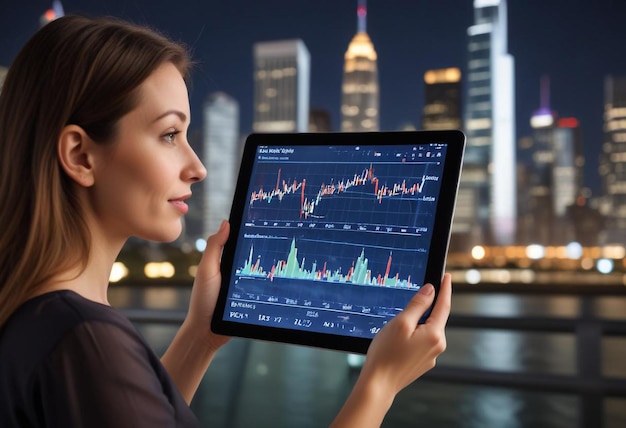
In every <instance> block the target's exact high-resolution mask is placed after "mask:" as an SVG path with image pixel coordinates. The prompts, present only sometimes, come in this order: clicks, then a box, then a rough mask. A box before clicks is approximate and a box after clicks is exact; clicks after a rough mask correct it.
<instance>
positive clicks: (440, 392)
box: [110, 286, 626, 428]
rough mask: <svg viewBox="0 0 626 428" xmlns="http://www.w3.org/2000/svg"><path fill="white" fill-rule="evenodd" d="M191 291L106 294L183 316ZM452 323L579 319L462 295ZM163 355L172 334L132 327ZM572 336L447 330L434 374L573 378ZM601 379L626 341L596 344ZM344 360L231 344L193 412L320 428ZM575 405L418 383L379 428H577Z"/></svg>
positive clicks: (624, 372)
mask: <svg viewBox="0 0 626 428" xmlns="http://www.w3.org/2000/svg"><path fill="white" fill-rule="evenodd" d="M188 299H189V289H187V288H174V287H142V288H140V289H135V288H124V287H116V286H112V287H111V290H110V301H111V303H112V304H113V305H114V306H118V307H121V308H133V307H143V308H152V309H156V310H161V309H163V310H168V309H181V308H182V309H184V308H185V307H186V305H187V302H188ZM593 311H594V314H595V315H596V316H598V317H599V318H602V319H607V320H622V321H623V320H626V296H623V295H621V296H610V297H609V296H607V297H597V298H595V300H594V304H593ZM452 313H453V314H457V315H482V316H489V317H555V318H565V319H569V318H572V319H575V318H577V317H579V316H580V315H581V299H580V298H579V297H578V296H570V295H554V296H552V295H548V296H544V295H515V294H508V293H486V294H485V293H475V294H474V293H462V294H458V295H455V296H454V298H453V305H452ZM137 327H138V329H139V330H140V332H141V333H142V334H143V335H144V336H145V338H146V339H147V340H148V342H149V343H150V344H151V345H152V346H153V347H154V349H155V350H156V352H157V353H159V354H161V353H162V352H164V350H165V348H166V347H167V345H168V344H169V342H170V340H171V338H172V336H173V335H174V334H175V332H176V329H177V326H176V325H172V324H167V323H137ZM576 340H577V339H576V336H575V335H574V334H573V333H563V332H548V331H546V332H541V331H540V332H537V331H534V332H532V331H509V330H500V329H478V328H471V329H469V328H459V327H448V329H447V341H448V348H447V350H446V352H445V353H444V354H442V355H441V356H440V357H439V359H438V361H437V364H438V366H446V367H455V368H469V369H484V370H490V371H495V372H503V373H529V374H545V375H566V376H567V375H572V376H574V375H576V373H577V370H578V368H577V361H576V355H577V354H576V353H577V343H576ZM601 347H602V349H601V368H600V370H601V374H602V375H603V376H604V377H607V378H612V379H617V380H618V382H624V383H626V337H620V336H617V337H615V336H607V337H604V338H603V339H602V341H601ZM347 357H348V356H347V354H345V353H341V352H335V351H328V350H319V349H314V348H308V347H302V346H293V345H284V344H277V343H270V342H261V341H251V340H245V339H233V340H232V341H231V342H230V343H228V344H227V345H226V346H225V347H224V348H223V349H222V350H221V351H220V352H219V353H218V355H217V356H216V358H215V359H214V361H213V363H212V364H211V367H209V370H208V371H207V373H206V375H205V377H204V380H203V381H202V384H201V386H200V388H199V390H198V392H197V394H196V396H195V398H194V401H193V402H192V409H193V410H194V412H195V413H196V414H197V415H198V417H199V418H200V419H201V421H202V423H203V426H207V427H209V426H210V427H228V428H231V427H232V428H235V427H273V428H278V427H289V428H291V427H302V428H307V427H311V428H314V427H324V426H328V424H329V423H330V422H331V421H332V418H333V416H334V415H335V414H336V413H337V411H338V410H339V408H340V407H341V405H342V403H343V401H344V400H345V398H346V397H347V395H348V393H349V391H350V389H351V387H352V385H353V384H354V381H355V379H356V377H357V376H358V368H352V367H350V366H349V365H348V363H347ZM581 400H582V398H581V397H579V396H578V395H577V394H574V393H552V392H546V391H535V390H529V389H515V388H504V387H493V386H483V385H475V384H462V383H458V384H457V383H454V382H435V381H429V380H426V379H421V380H418V381H417V382H415V383H413V384H412V385H410V386H409V387H407V388H406V389H405V390H404V391H402V392H401V393H400V394H399V395H398V397H397V398H396V400H395V401H394V404H393V406H392V408H391V410H390V412H389V413H388V415H387V417H386V419H385V421H384V423H383V427H452V428H455V427H467V428H474V427H476V428H478V427H481V428H482V427H503V428H509V427H510V428H522V427H534V428H536V427H554V428H560V427H562V428H570V427H577V426H581V422H580V420H579V417H580V411H579V409H580V407H581V405H582V403H581ZM603 412H604V427H607V428H613V427H615V428H617V427H626V398H620V397H616V398H611V397H609V398H606V399H605V400H604V404H603Z"/></svg>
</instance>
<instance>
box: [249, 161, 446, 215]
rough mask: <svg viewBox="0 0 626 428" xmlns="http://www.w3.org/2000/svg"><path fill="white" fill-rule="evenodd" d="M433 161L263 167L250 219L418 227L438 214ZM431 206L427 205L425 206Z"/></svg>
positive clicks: (251, 196) (252, 195)
mask: <svg viewBox="0 0 626 428" xmlns="http://www.w3.org/2000/svg"><path fill="white" fill-rule="evenodd" d="M436 167H437V165H436V164H435V166H432V165H431V164H430V163H423V164H420V165H417V164H415V163H412V164H406V163H398V162H395V163H384V162H381V163H377V164H374V163H369V164H363V163H344V162H337V163H332V162H331V163H296V164H290V165H285V164H282V165H272V164H266V165H262V166H260V167H259V171H258V172H257V181H256V183H258V184H256V183H255V184H256V185H255V186H254V187H253V188H252V189H251V191H250V193H249V199H248V206H249V209H248V219H249V220H259V219H261V220H264V221H267V222H272V221H286V220H292V221H300V222H302V221H307V222H315V221H330V222H339V223H351V224H354V223H362V224H370V225H371V224H378V225H383V224H384V225H395V226H400V225H403V226H409V227H415V226H417V225H419V224H424V223H426V222H428V218H427V217H429V216H431V215H432V214H433V211H432V209H431V207H432V206H433V204H435V203H436V200H437V198H436V195H437V190H438V188H439V183H438V182H437V181H438V178H439V177H438V176H437V175H435V174H433V173H430V171H429V168H430V169H435V168H436ZM423 204H426V205H427V207H425V208H423V207H422V205H423Z"/></svg>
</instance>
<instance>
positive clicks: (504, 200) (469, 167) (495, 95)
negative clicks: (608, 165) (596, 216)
mask: <svg viewBox="0 0 626 428" xmlns="http://www.w3.org/2000/svg"><path fill="white" fill-rule="evenodd" d="M506 11H507V8H506V0H474V25H472V26H471V27H469V28H468V35H469V45H468V50H469V62H468V72H467V76H466V82H467V95H466V101H467V104H466V112H465V113H466V122H465V131H466V133H467V143H468V145H467V150H466V152H465V162H464V166H463V175H462V177H461V185H460V189H459V192H460V194H461V195H460V200H462V201H465V202H467V203H471V204H473V205H472V207H471V208H470V209H471V211H472V212H473V215H474V216H475V222H474V224H476V225H477V227H478V228H479V230H475V231H474V232H475V233H477V234H478V235H482V236H489V237H490V238H491V239H492V240H493V242H494V243H495V244H498V245H504V244H510V243H512V241H513V239H514V237H515V225H516V216H517V213H516V211H517V208H516V200H515V195H516V190H515V187H516V181H515V178H516V177H515V124H514V123H515V122H514V118H515V111H514V103H515V95H514V67H513V57H512V56H511V55H509V54H508V52H507V51H508V48H507V12H506Z"/></svg>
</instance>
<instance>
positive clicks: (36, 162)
mask: <svg viewBox="0 0 626 428" xmlns="http://www.w3.org/2000/svg"><path fill="white" fill-rule="evenodd" d="M164 62H171V63H173V64H174V65H175V66H176V67H177V68H178V70H179V71H180V72H181V74H182V75H183V76H184V77H185V78H187V77H188V68H189V56H188V54H187V51H186V49H185V47H184V46H182V45H181V44H179V43H175V42H172V41H170V40H168V39H167V38H165V37H163V36H162V35H160V34H158V33H156V32H155V31H152V30H150V29H147V28H144V27H139V26H136V25H133V24H130V23H126V22H123V21H120V20H117V19H113V18H97V19H92V18H86V17H81V16H66V17H63V18H60V19H57V20H55V21H52V22H51V23H49V24H47V25H46V26H45V27H43V28H42V29H41V30H39V31H38V32H37V33H36V34H35V35H34V36H33V37H32V38H31V39H30V40H29V41H28V43H27V44H26V45H25V46H24V48H23V49H22V50H21V51H20V53H19V54H18V55H17V57H16V58H15V61H14V62H13V64H12V65H11V67H10V68H9V71H8V73H7V76H6V80H5V82H4V87H3V88H2V92H1V93H0V201H2V206H3V208H2V209H1V210H0V229H1V230H0V327H1V326H2V325H3V324H4V323H5V322H6V320H7V318H8V317H9V316H10V315H11V314H12V313H13V312H14V311H15V309H16V308H17V307H18V306H19V305H20V304H21V303H23V301H24V300H25V299H26V298H27V297H28V296H29V295H30V294H32V292H33V291H34V290H36V289H37V287H39V286H41V285H42V284H43V283H45V282H46V281H49V280H50V279H51V278H53V277H55V276H56V275H58V274H60V273H62V272H65V271H67V270H69V269H73V268H76V267H79V268H80V269H84V268H85V266H86V263H87V261H88V260H89V254H90V247H91V238H90V233H89V230H88V228H87V226H86V223H85V221H84V219H83V214H82V211H81V207H80V206H79V202H78V199H77V197H76V195H75V193H74V192H73V190H72V189H73V185H72V182H71V179H70V178H69V177H68V176H67V175H66V174H65V173H64V172H63V170H62V168H61V167H60V164H59V161H58V156H57V141H58V138H59V135H60V133H61V131H62V129H63V128H64V127H65V126H66V125H69V124H75V125H78V126H80V127H82V128H83V129H84V130H85V132H87V134H88V135H89V136H90V137H91V138H92V139H93V140H95V141H97V142H99V143H106V142H107V141H110V140H111V139H112V137H114V134H115V130H116V123H117V121H118V120H119V119H120V118H121V117H122V116H124V115H125V114H126V113H128V112H129V111H131V110H132V109H133V108H134V107H135V106H136V103H137V88H138V86H139V85H140V84H141V83H142V82H143V81H144V80H145V79H146V78H147V77H148V76H149V75H150V74H151V73H152V72H153V71H154V70H155V69H156V68H158V67H159V66H160V65H161V64H163V63H164Z"/></svg>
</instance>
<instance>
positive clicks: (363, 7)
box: [356, 0, 367, 33]
mask: <svg viewBox="0 0 626 428" xmlns="http://www.w3.org/2000/svg"><path fill="white" fill-rule="evenodd" d="M356 16H357V32H359V33H365V32H367V1H366V0H359V2H358V6H357V8H356Z"/></svg>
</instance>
